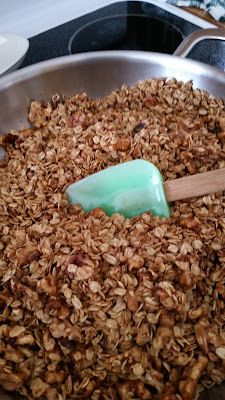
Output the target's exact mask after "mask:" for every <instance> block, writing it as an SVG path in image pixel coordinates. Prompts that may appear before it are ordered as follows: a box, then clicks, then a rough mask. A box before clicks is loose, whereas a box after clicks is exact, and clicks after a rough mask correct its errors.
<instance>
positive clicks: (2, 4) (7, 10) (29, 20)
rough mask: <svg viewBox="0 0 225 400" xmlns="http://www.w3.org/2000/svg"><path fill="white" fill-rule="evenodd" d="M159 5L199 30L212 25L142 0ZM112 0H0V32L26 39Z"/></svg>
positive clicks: (160, 2) (156, 2)
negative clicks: (188, 21) (196, 26)
mask: <svg viewBox="0 0 225 400" xmlns="http://www.w3.org/2000/svg"><path fill="white" fill-rule="evenodd" d="M145 1H146V2H149V3H153V4H156V5H158V6H160V4H161V6H162V8H164V9H167V10H168V11H173V12H174V13H175V14H176V15H180V16H183V17H184V16H185V15H186V17H187V18H185V19H188V20H190V21H191V22H193V23H195V24H196V25H198V26H200V27H202V28H204V27H205V28H209V27H214V25H212V24H210V23H208V22H206V21H204V20H202V19H200V18H198V17H195V16H193V15H191V14H190V13H187V12H185V11H183V10H180V9H178V8H177V7H174V6H171V5H169V4H165V3H166V0H158V1H157V0H145ZM115 2H116V1H113V0H0V32H1V33H15V34H17V35H21V36H24V37H26V38H29V37H32V36H34V35H37V34H38V33H41V32H44V31H46V30H48V29H50V28H53V27H55V26H58V25H60V24H63V23H64V22H67V21H70V20H72V19H74V18H78V17H80V16H81V15H84V14H87V13H88V12H91V11H94V10H97V9H98V8H101V7H104V6H107V5H109V4H112V3H115Z"/></svg>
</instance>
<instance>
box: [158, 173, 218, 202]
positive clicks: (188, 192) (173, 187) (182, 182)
mask: <svg viewBox="0 0 225 400" xmlns="http://www.w3.org/2000/svg"><path fill="white" fill-rule="evenodd" d="M163 187H164V191H165V195H166V199H167V201H169V202H170V201H175V200H183V199H189V198H191V197H198V196H204V195H207V194H211V193H217V192H220V191H223V190H225V168H222V169H216V170H215V171H209V172H203V173H200V174H196V175H190V176H185V177H184V178H179V179H175V180H172V181H166V182H164V183H163Z"/></svg>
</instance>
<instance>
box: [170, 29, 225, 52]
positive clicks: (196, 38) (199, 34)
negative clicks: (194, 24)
mask: <svg viewBox="0 0 225 400" xmlns="http://www.w3.org/2000/svg"><path fill="white" fill-rule="evenodd" d="M206 39H218V40H225V29H224V28H212V29H201V30H199V31H196V32H193V33H191V34H190V35H188V36H187V37H186V38H185V39H184V40H183V42H182V43H181V44H180V46H178V48H177V49H176V50H175V52H174V53H173V54H174V56H179V57H186V56H187V55H188V53H190V51H191V50H192V48H193V47H194V46H195V45H196V44H197V43H199V42H201V41H202V40H206Z"/></svg>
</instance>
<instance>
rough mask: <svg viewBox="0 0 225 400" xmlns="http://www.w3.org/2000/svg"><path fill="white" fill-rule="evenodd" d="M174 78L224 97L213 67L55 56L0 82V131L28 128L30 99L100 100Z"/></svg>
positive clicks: (166, 59)
mask: <svg viewBox="0 0 225 400" xmlns="http://www.w3.org/2000/svg"><path fill="white" fill-rule="evenodd" d="M152 77H154V78H159V77H176V78H177V79H180V80H184V81H187V80H193V82H194V86H195V87H199V88H202V89H206V90H208V91H209V92H210V93H212V94H214V95H216V96H219V97H223V98H225V74H224V73H223V72H222V71H220V70H217V69H216V68H214V67H211V66H208V65H204V64H201V63H199V62H196V61H192V60H185V59H183V58H178V57H174V56H171V55H166V54H159V53H147V52H139V51H138V52H137V51H104V52H93V53H84V54H77V55H72V56H66V57H62V58H57V59H53V60H49V61H45V62H42V63H38V64H35V65H32V66H30V67H26V68H24V69H22V70H19V71H16V72H13V73H11V74H9V75H7V76H5V77H2V78H0V104H1V113H0V132H3V133H4V132H6V131H8V130H9V129H11V128H19V127H21V126H26V125H27V109H28V107H29V104H30V101H31V100H32V99H39V100H48V99H50V98H51V96H52V95H53V94H55V93H63V94H66V95H70V94H72V93H75V92H77V91H86V92H87V93H88V94H89V95H90V96H94V97H99V96H103V95H105V94H106V93H109V92H110V91H111V90H112V89H115V88H118V87H120V86H121V85H122V84H128V85H131V84H133V83H134V82H136V81H138V80H143V79H148V78H152Z"/></svg>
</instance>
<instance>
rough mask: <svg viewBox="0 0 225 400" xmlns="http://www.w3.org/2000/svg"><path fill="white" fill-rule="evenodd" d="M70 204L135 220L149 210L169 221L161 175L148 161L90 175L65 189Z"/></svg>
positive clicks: (135, 162)
mask: <svg viewBox="0 0 225 400" xmlns="http://www.w3.org/2000/svg"><path fill="white" fill-rule="evenodd" d="M66 195H67V198H68V201H69V203H70V204H79V205H81V207H82V208H83V209H84V211H86V212H88V211H91V210H93V209H95V208H102V209H103V210H104V211H105V213H106V214H107V215H112V214H114V213H119V214H122V215H124V217H126V218H132V217H134V216H136V215H140V214H142V213H144V212H146V211H150V212H151V213H152V214H153V215H157V216H159V217H166V218H169V216H170V210H169V206H168V204H167V201H166V197H165V194H164V190H163V180H162V176H161V174H160V172H159V170H158V168H156V167H155V166H154V165H153V164H151V163H150V162H148V161H145V160H133V161H128V162H125V163H122V164H119V165H116V166H113V167H109V168H107V169H105V170H103V171H100V172H97V173H95V174H93V175H90V176H88V177H86V178H84V179H82V180H80V181H78V182H76V183H73V184H72V185H70V186H68V188H67V189H66Z"/></svg>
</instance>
